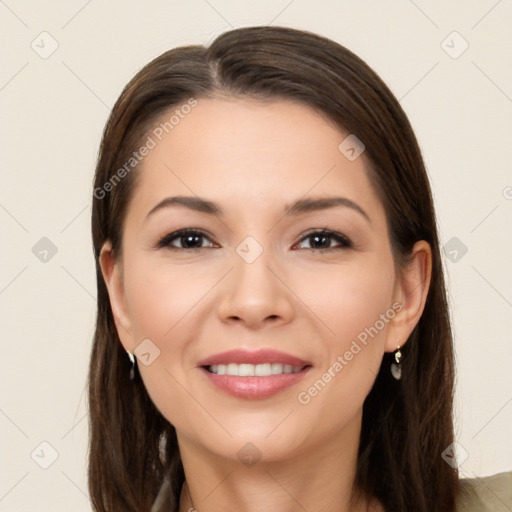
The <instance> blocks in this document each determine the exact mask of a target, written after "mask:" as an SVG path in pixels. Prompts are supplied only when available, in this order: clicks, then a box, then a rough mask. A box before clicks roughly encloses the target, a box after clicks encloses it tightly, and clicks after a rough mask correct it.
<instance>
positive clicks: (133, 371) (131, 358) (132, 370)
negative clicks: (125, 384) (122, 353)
mask: <svg viewBox="0 0 512 512" xmlns="http://www.w3.org/2000/svg"><path fill="white" fill-rule="evenodd" d="M126 353H127V354H128V359H129V360H130V362H131V363H132V365H131V367H130V380H133V379H134V378H135V357H133V354H132V353H131V352H128V351H127V352H126Z"/></svg>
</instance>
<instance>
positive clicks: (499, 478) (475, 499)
mask: <svg viewBox="0 0 512 512" xmlns="http://www.w3.org/2000/svg"><path fill="white" fill-rule="evenodd" d="M460 484H461V492H460V496H459V500H458V502H457V512H512V471H508V472H505V473H498V474H496V475H492V476H486V477H476V478H469V479H461V481H460ZM169 492H170V486H169V481H168V480H167V479H166V480H165V481H164V483H163V484H162V487H161V489H160V493H159V494H158V496H157V498H156V500H155V502H154V504H153V507H152V508H151V512H168V511H167V510H166V507H165V504H166V503H168V496H169Z"/></svg>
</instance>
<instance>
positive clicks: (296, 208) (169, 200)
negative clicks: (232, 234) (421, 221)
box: [146, 196, 372, 224]
mask: <svg viewBox="0 0 512 512" xmlns="http://www.w3.org/2000/svg"><path fill="white" fill-rule="evenodd" d="M172 206H184V207H186V208H189V209H190V210H194V211H197V212H200V213H206V214H209V215H216V216H218V217H222V216H223V210H222V208H221V207H220V206H219V205H218V204H217V203H214V202H213V201H209V200H207V199H203V198H201V197H197V196H196V197H192V196H174V197H166V198H165V199H163V200H162V201H160V202H159V203H158V204H157V205H156V206H154V207H153V208H152V209H151V210H150V211H149V213H148V214H147V215H146V219H147V218H148V217H150V216H151V215H153V214H154V213H155V212H157V211H159V210H162V209H164V208H169V207H172ZM336 206H344V207H347V208H351V209H352V210H355V211H356V212H358V213H360V214H361V215H362V216H363V217H364V218H365V219H366V220H367V221H368V222H369V223H370V224H371V222H372V221H371V219H370V217H369V215H368V214H367V213H366V212H365V211H364V210H363V209H362V208H361V207H360V206H359V205H358V204H357V203H355V202H354V201H352V200H351V199H348V198H346V197H320V198H316V199H299V200H298V201H295V202H294V203H292V204H289V205H285V207H284V211H285V215H286V216H290V215H291V216H297V215H301V214H304V213H308V212H314V211H318V210H326V209H327V208H334V207H336Z"/></svg>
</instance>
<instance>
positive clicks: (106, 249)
mask: <svg viewBox="0 0 512 512" xmlns="http://www.w3.org/2000/svg"><path fill="white" fill-rule="evenodd" d="M99 262H100V267H101V273H102V274H103V280H104V281H105V285H106V286H107V290H108V295H109V298H110V307H111V309H112V314H113V316H114V321H115V324H116V328H117V333H118V335H119V339H120V340H121V343H122V344H123V347H124V349H125V350H127V351H129V352H131V353H133V350H134V348H135V343H134V340H133V329H132V322H131V318H130V314H129V311H128V307H127V303H126V294H125V291H124V285H123V279H122V267H121V263H120V262H119V261H116V260H115V258H114V253H113V251H112V245H111V243H110V241H108V240H107V241H106V242H105V243H104V244H103V246H102V248H101V252H100V257H99Z"/></svg>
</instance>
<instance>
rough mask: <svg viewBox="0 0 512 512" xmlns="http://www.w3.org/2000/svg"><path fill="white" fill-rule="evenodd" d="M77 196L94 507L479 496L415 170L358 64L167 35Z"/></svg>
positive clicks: (286, 43) (412, 502) (313, 505)
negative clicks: (461, 472)
mask: <svg viewBox="0 0 512 512" xmlns="http://www.w3.org/2000/svg"><path fill="white" fill-rule="evenodd" d="M93 201H94V202H93V216H92V229H93V242H94V250H95V257H96V268H97V285H98V318H97V325H96V333H95V338H94V346H93V352H92V357H91V366H90V381H89V402H90V419H91V425H90V426H91V440H90V456H89V488H90V494H91V498H92V501H93V505H94V507H95V509H96V510H98V511H107V510H108V511H116V512H118V511H139V512H141V511H150V510H151V511H180V512H184V511H186V510H197V511H199V512H203V511H217V510H223V511H225V510H239V511H241V510H246V511H256V510H258V511H259V510H269V509H271V508H272V509H277V507H279V510H283V511H294V510H307V511H309V512H315V511H320V510H322V511H326V510H329V511H331V510H332V511H334V510H336V511H349V510H350V511H353V512H356V511H357V512H359V511H363V510H364V511H382V510H385V511H411V510H415V511H425V512H426V511H429V512H430V511H433V510H443V511H454V510H466V508H464V507H466V505H465V503H466V504H469V503H470V501H471V500H473V503H475V504H476V503H477V500H478V497H477V496H476V495H475V493H474V492H473V493H472V496H471V491H472V487H471V486H468V485H462V486H461V485H460V482H459V478H458V472H457V465H456V462H454V461H453V459H452V457H451V455H452V452H453V447H454V445H453V443H454V434H453V424H452V396H453V383H454V358H453V347H452V333H451V328H450V322H449V312H448V307H447V302H446V293H445V285H444V279H443V272H442V262H441V258H440V250H439V241H438V235H437V229H436V221H435V213H434V209H433V201H432V196H431V192H430V186H429V183H428V178H427V175H426V171H425V168H424V164H423V161H422V157H421V154H420V150H419V148H418V144H417V142H416V139H415V136H414V134H413V131H412V129H411V126H410V124H409V122H408V120H407V118H406V115H405V114H404V112H403V111H402V109H401V107H400V105H399V104H398V102H397V100H396V99H395V98H394V96H393V95H392V94H391V92H390V91H389V89H388V88H387V87H386V85H385V84H384V83H383V82H382V81H381V80H380V78H379V77H378V76H377V75H376V74H375V73H374V72H373V71H372V70H371V69H370V68H369V67H368V66H367V65H366V64H365V63H364V62H363V61H362V60H361V59H359V58H358V57H357V56H355V55H354V54H352V53H351V52H349V51H348V50H347V49H345V48H343V47H342V46H340V45H338V44H337V43H335V42H333V41H330V40H328V39H325V38H322V37H320V36H317V35H314V34H311V33H307V32H303V31H298V30H293V29H288V28H279V27H251V28H243V29H237V30H233V31H230V32H227V33H224V34H222V35H221V36H219V37H218V38H217V39H216V40H215V41H213V43H212V44H211V45H210V46H209V47H208V48H204V47H202V46H189V47H183V48H177V49H174V50H171V51H169V52H166V53H164V54H163V55H161V56H160V57H158V58H157V59H155V60H154V61H152V62H151V63H149V64H148V65H147V66H146V67H145V68H144V69H142V70H141V71H140V72H139V73H138V74H137V76H136V77H135V78H134V79H133V80H132V81H131V82H130V83H129V84H128V85H127V86H126V88H125V90H124V91H123V93H122V94H121V97H120V98H119V100H118V101H117V103H116V105H115V107H114V109H113V111H112V114H111V116H110V119H109V121H108V123H107V126H106V128H105V133H104V136H103V140H102V143H101V148H100V155H99V159H98V164H97V168H96V176H95V183H94V199H93ZM467 510H469V509H467ZM478 510H480V509H478Z"/></svg>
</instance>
